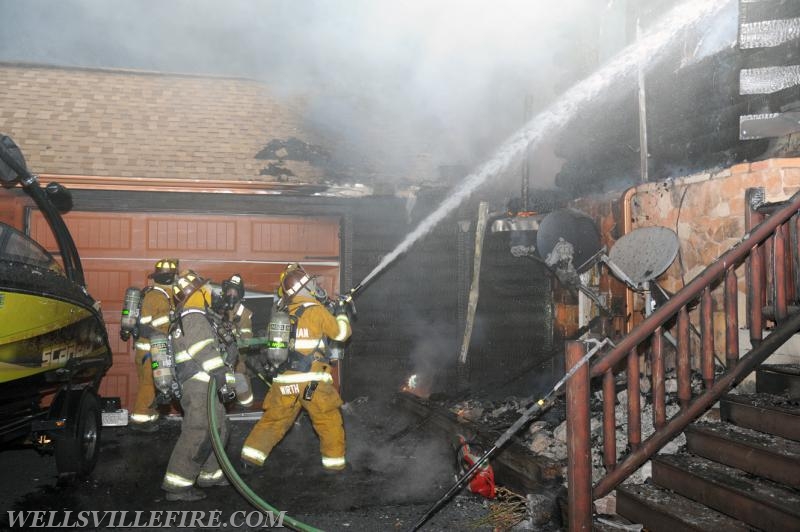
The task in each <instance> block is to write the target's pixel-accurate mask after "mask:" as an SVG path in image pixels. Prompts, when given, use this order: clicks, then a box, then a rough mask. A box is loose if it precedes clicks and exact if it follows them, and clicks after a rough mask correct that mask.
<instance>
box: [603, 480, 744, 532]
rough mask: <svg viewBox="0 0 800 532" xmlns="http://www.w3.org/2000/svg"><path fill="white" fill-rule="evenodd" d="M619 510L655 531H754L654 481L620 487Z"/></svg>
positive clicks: (618, 488) (625, 515) (620, 513)
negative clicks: (652, 482)
mask: <svg viewBox="0 0 800 532" xmlns="http://www.w3.org/2000/svg"><path fill="white" fill-rule="evenodd" d="M617 513H618V514H619V515H621V516H622V517H624V518H625V519H628V520H630V521H633V522H634V523H640V524H642V525H644V527H645V529H647V530H649V531H652V532H662V531H663V532H674V531H675V530H687V531H697V532H706V531H708V530H720V531H722V530H724V531H725V532H728V531H733V532H736V531H750V530H751V527H749V526H747V525H746V524H745V523H742V522H741V521H737V520H736V519H734V518H732V517H729V516H727V515H725V514H722V513H720V512H717V511H716V510H712V509H711V508H709V507H708V506H703V505H702V504H700V503H698V502H696V501H693V500H691V499H687V498H686V497H682V496H681V495H678V494H677V493H675V492H673V491H670V490H668V489H665V488H661V487H659V486H654V485H653V484H639V485H622V486H618V487H617Z"/></svg>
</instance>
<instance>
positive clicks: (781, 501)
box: [652, 453, 800, 530]
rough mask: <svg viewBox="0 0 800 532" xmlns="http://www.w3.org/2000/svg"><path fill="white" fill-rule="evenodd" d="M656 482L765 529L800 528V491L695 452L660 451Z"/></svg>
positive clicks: (654, 477) (654, 466)
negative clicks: (759, 477) (663, 453)
mask: <svg viewBox="0 0 800 532" xmlns="http://www.w3.org/2000/svg"><path fill="white" fill-rule="evenodd" d="M652 465H653V482H654V483H655V484H658V485H659V486H661V487H664V488H667V489H670V490H672V491H675V492H677V493H679V494H681V495H683V496H684V497H688V498H690V499H693V500H695V501H697V502H699V503H701V504H704V505H706V506H709V507H711V508H713V509H715V510H717V511H719V512H722V513H724V514H726V515H729V516H731V517H734V518H735V519H738V520H740V521H744V522H745V523H747V524H749V525H752V526H754V527H757V528H761V529H763V530H800V492H797V491H796V490H793V489H791V488H787V487H783V486H780V485H778V484H776V483H774V482H771V481H769V480H765V479H758V478H753V477H752V476H751V475H749V474H748V473H745V472H744V471H740V470H738V469H734V468H732V467H728V466H725V465H723V464H719V463H717V462H713V461H711V460H708V459H706V458H702V457H699V456H694V455H691V454H688V453H687V454H679V455H663V456H662V455H658V456H655V457H654V458H653V460H652Z"/></svg>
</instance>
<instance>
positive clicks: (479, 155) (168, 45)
mask: <svg viewBox="0 0 800 532" xmlns="http://www.w3.org/2000/svg"><path fill="white" fill-rule="evenodd" d="M614 4H615V3H614V2H609V3H608V4H606V3H604V2H597V1H596V0H564V1H561V2H557V3H552V2H530V1H525V0H501V1H498V2H490V3H486V2H470V1H463V0H437V1H436V2H394V1H391V0H352V1H349V2H345V3H342V2H327V1H324V0H308V1H303V2H296V1H292V0H280V1H263V2H253V1H251V0H231V1H228V2H216V1H213V2H212V1H211V0H173V1H170V2H162V1H160V0H138V1H136V2H108V1H107V0H71V1H70V0H65V1H60V2H55V1H52V0H26V1H25V2H15V1H13V0H0V13H1V14H2V19H3V21H4V24H3V31H2V32H0V60H2V61H29V62H37V63H46V64H56V65H71V66H83V67H109V68H133V69H144V70H155V71H164V72H185V73H199V74H207V73H210V74H219V75H232V76H242V77H247V78H257V79H262V80H264V81H266V82H267V83H269V84H270V86H271V87H273V88H274V89H275V90H278V91H281V92H282V93H283V94H287V95H292V96H295V95H303V96H305V97H306V98H307V101H308V103H309V108H310V113H309V116H308V120H309V123H310V125H313V126H315V130H317V131H318V132H320V134H321V135H322V137H321V140H323V141H325V143H326V144H328V145H330V147H331V150H330V151H331V152H332V155H333V156H334V158H336V162H338V163H339V166H340V167H341V168H342V169H343V171H344V172H348V173H350V174H351V175H352V177H353V179H354V180H359V179H360V178H361V177H371V178H374V179H378V180H381V179H386V180H389V179H392V180H395V181H396V182H398V183H400V184H402V183H404V182H408V181H413V182H430V181H434V180H438V179H439V177H440V176H439V172H438V168H439V167H440V166H451V165H462V166H464V167H466V168H470V167H473V166H474V165H475V164H477V163H478V162H480V161H481V160H483V159H484V158H485V157H486V156H488V155H489V154H490V152H491V149H492V148H493V147H494V146H496V145H497V144H498V143H499V142H500V141H502V139H504V138H505V137H506V136H507V135H508V133H509V132H511V131H514V130H515V129H517V128H518V127H519V126H520V125H521V124H522V123H524V121H525V118H526V110H525V100H526V97H527V98H529V99H531V100H532V102H533V109H532V111H533V112H535V111H537V110H539V109H541V108H542V107H543V106H544V105H545V104H547V103H548V102H550V101H551V100H552V99H553V98H554V96H555V93H554V92H555V91H557V90H558V87H557V85H558V83H557V82H556V81H554V78H556V77H558V76H559V75H561V74H560V72H563V71H564V70H565V69H566V70H568V69H570V68H572V65H569V64H565V63H570V62H577V63H581V62H584V61H585V60H586V59H585V57H587V56H592V55H593V54H595V53H596V52H595V51H594V50H592V49H591V48H589V47H588V46H589V45H587V46H586V47H583V45H580V44H579V45H578V46H577V49H576V44H575V43H576V42H578V43H580V42H583V41H585V42H587V43H592V42H596V41H597V38H596V36H597V35H601V34H603V32H605V33H609V31H608V30H609V28H603V27H599V26H598V24H597V21H598V20H602V19H603V17H602V15H603V14H609V13H611V14H613V13H614V10H617V11H618V6H616V5H614ZM613 40H616V41H623V42H624V31H623V35H622V36H621V37H620V36H619V35H617V36H616V37H614V38H613V39H612V38H608V39H606V42H611V41H613ZM614 46H616V47H617V48H618V47H619V46H618V44H615V45H614ZM555 170H557V168H555V169H553V171H555Z"/></svg>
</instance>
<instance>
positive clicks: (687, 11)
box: [359, 0, 728, 286]
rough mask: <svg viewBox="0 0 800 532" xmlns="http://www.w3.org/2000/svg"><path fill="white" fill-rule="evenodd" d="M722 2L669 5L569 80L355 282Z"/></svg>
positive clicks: (693, 0)
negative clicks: (610, 55)
mask: <svg viewBox="0 0 800 532" xmlns="http://www.w3.org/2000/svg"><path fill="white" fill-rule="evenodd" d="M727 4H728V0H687V1H686V2H685V3H683V4H681V5H679V6H677V7H675V8H673V9H672V10H671V11H670V12H669V13H667V14H666V15H665V16H664V17H663V18H662V19H661V20H659V21H657V22H656V23H655V24H653V28H655V29H654V30H652V31H650V32H648V33H647V34H645V35H644V36H643V38H642V39H641V40H640V41H638V42H637V43H635V44H632V45H630V46H628V47H627V48H625V49H624V50H622V51H621V52H620V53H619V54H618V55H617V56H616V57H615V58H614V59H612V60H611V61H610V62H609V63H608V64H606V65H605V66H604V67H603V68H601V69H600V70H598V71H597V72H595V73H594V74H592V75H591V76H589V77H588V78H586V79H584V80H583V81H581V82H579V83H578V84H576V85H574V86H573V87H572V88H570V89H569V90H568V91H567V92H566V93H564V95H563V96H562V97H561V98H560V99H559V100H557V101H556V102H555V103H553V104H552V105H551V106H550V107H548V108H547V109H545V110H544V111H542V112H541V113H539V114H538V115H536V116H534V117H533V118H532V119H531V120H530V121H529V122H528V123H527V124H525V125H524V126H523V127H522V128H521V129H520V130H519V131H517V132H516V133H514V134H513V135H512V136H511V137H510V138H509V139H508V140H506V141H505V142H504V143H503V144H502V145H501V146H500V147H499V148H498V150H497V151H496V152H495V154H494V155H493V156H492V158H491V159H489V160H488V161H486V162H485V163H483V164H482V165H481V166H479V167H478V168H477V169H476V170H475V171H474V172H473V173H471V174H469V175H468V176H467V177H466V178H464V181H463V182H462V183H461V184H460V185H459V187H458V188H457V189H456V190H455V191H454V192H453V195H452V196H450V197H449V198H448V199H447V200H445V201H444V202H443V203H442V204H441V205H440V206H439V207H438V208H437V209H436V210H435V211H434V212H432V213H431V214H429V215H428V216H427V217H426V218H425V219H424V220H422V222H420V224H419V225H418V226H417V227H416V228H415V229H414V230H413V231H412V232H411V233H409V234H408V235H407V236H406V237H405V238H404V239H403V241H402V242H400V244H398V245H397V247H396V248H395V249H394V250H393V251H392V252H390V253H389V254H387V255H386V256H384V257H383V259H382V260H381V262H380V263H379V264H378V265H377V266H376V267H375V268H374V269H373V270H372V271H371V272H370V273H369V274H368V275H367V276H366V277H365V278H364V280H363V281H361V283H360V284H359V286H365V285H366V284H367V283H369V282H370V281H371V280H372V278H373V277H375V276H376V275H377V274H378V273H380V272H381V271H383V270H384V269H385V268H386V267H387V266H389V265H390V264H391V263H392V262H394V261H395V260H396V259H397V258H398V257H399V256H400V255H402V254H403V253H405V252H406V251H408V249H409V248H410V247H411V245H412V244H414V242H416V241H417V240H419V239H420V238H422V237H423V236H425V235H426V234H428V232H430V230H431V229H433V228H434V227H435V226H436V224H438V223H439V222H441V221H442V220H443V219H444V218H445V217H446V216H447V215H448V214H449V213H450V212H452V211H453V210H454V209H455V208H456V207H458V206H459V205H460V204H461V202H462V201H464V200H465V199H466V198H467V197H469V196H470V195H471V194H472V193H473V192H474V191H475V189H477V188H478V187H479V186H480V185H482V184H483V183H484V182H485V181H486V180H487V179H489V178H490V177H494V176H497V175H499V174H500V173H501V172H502V171H504V170H505V169H506V168H507V167H508V165H509V164H510V163H511V162H512V161H513V160H514V158H515V157H516V156H518V155H520V154H521V153H523V152H524V151H525V150H526V149H527V148H528V147H529V146H533V145H535V144H536V143H537V142H539V141H540V140H541V139H542V137H543V136H544V134H545V133H553V132H555V131H557V130H558V129H559V128H561V127H563V126H564V125H565V124H566V123H567V122H568V121H569V120H570V119H571V118H572V117H573V116H574V115H575V114H576V113H577V112H578V110H579V109H580V108H581V106H582V105H584V104H585V103H587V102H589V101H591V100H592V99H593V98H595V97H596V96H598V95H599V94H600V93H602V92H603V91H605V90H606V89H608V88H609V86H611V84H612V83H614V82H618V81H619V80H620V79H623V78H625V77H628V76H630V75H631V74H633V73H635V72H636V70H637V67H638V65H639V63H640V62H642V63H653V62H655V61H656V60H657V59H658V58H660V57H661V55H662V54H663V53H664V52H665V51H666V50H667V49H668V48H669V45H670V44H671V43H672V42H673V41H674V40H675V39H676V38H677V37H678V36H679V35H681V33H682V32H683V31H684V30H686V29H688V28H691V27H693V26H695V25H697V24H698V23H700V22H701V21H704V20H708V19H709V18H710V17H713V16H714V15H716V14H717V13H718V12H719V11H720V10H721V9H722V8H723V7H724V6H725V5H727Z"/></svg>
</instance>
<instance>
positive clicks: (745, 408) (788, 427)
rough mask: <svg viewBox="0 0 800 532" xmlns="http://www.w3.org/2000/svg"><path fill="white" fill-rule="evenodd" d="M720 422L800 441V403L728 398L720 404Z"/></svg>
mask: <svg viewBox="0 0 800 532" xmlns="http://www.w3.org/2000/svg"><path fill="white" fill-rule="evenodd" d="M719 413H720V418H721V419H722V420H723V421H727V422H729V423H733V424H735V425H739V426H740V427H747V428H750V429H753V430H757V431H759V432H764V433H767V434H774V435H775V436H780V437H781V438H788V439H790V440H794V441H800V402H798V401H791V400H789V399H787V398H786V397H785V396H781V395H772V394H768V393H755V394H741V395H734V394H728V395H726V396H725V397H723V398H722V399H721V400H720V408H719Z"/></svg>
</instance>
